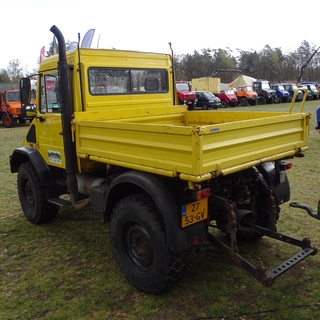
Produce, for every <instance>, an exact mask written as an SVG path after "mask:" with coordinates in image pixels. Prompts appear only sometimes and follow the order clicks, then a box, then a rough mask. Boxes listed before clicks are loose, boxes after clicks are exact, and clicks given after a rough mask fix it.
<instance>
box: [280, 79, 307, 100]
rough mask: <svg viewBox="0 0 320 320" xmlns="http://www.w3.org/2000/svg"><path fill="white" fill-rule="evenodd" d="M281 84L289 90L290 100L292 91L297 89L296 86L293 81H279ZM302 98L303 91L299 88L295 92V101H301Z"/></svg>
mask: <svg viewBox="0 0 320 320" xmlns="http://www.w3.org/2000/svg"><path fill="white" fill-rule="evenodd" d="M281 84H282V85H283V87H284V89H285V90H287V91H288V92H289V95H290V98H289V102H291V101H292V98H293V96H294V93H295V92H296V90H297V89H298V86H297V85H296V84H295V83H290V82H285V83H281ZM302 99H303V92H302V91H301V90H299V91H298V92H297V95H296V100H295V101H297V102H299V101H302Z"/></svg>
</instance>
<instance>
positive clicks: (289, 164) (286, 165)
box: [280, 162, 292, 171]
mask: <svg viewBox="0 0 320 320" xmlns="http://www.w3.org/2000/svg"><path fill="white" fill-rule="evenodd" d="M291 168H292V162H281V164H280V170H282V171H286V170H288V169H291Z"/></svg>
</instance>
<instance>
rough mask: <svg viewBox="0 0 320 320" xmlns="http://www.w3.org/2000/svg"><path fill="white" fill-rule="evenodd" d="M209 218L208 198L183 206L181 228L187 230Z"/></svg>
mask: <svg viewBox="0 0 320 320" xmlns="http://www.w3.org/2000/svg"><path fill="white" fill-rule="evenodd" d="M207 218H208V198H204V199H201V200H199V201H195V202H192V203H189V204H186V205H184V206H182V210H181V227H182V228H185V227H187V226H190V225H192V224H194V223H197V222H199V221H202V220H205V219H207Z"/></svg>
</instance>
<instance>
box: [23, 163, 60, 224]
mask: <svg viewBox="0 0 320 320" xmlns="http://www.w3.org/2000/svg"><path fill="white" fill-rule="evenodd" d="M21 171H22V172H23V171H27V172H29V173H30V174H31V176H32V177H33V179H34V182H35V187H36V190H35V191H36V192H37V196H38V202H39V210H38V212H37V215H36V217H35V218H30V216H28V212H26V211H27V210H28V208H27V206H26V205H24V203H23V198H24V195H23V194H22V192H23V191H22V190H21V189H20V187H19V179H20V175H21ZM17 185H18V194H19V199H20V204H21V207H22V210H23V212H24V214H25V216H26V218H27V219H28V220H29V221H30V222H31V223H33V224H43V223H47V222H49V221H51V220H52V219H54V218H55V217H56V216H57V214H58V210H59V208H58V207H57V206H56V205H54V204H51V203H48V202H47V198H46V195H45V191H44V188H43V187H42V185H41V182H40V177H39V175H38V173H37V171H36V169H35V168H34V166H33V164H32V163H31V162H30V161H29V162H25V163H23V164H22V165H21V166H20V168H19V172H18V176H17Z"/></svg>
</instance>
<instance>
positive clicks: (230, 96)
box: [216, 89, 238, 108]
mask: <svg viewBox="0 0 320 320" xmlns="http://www.w3.org/2000/svg"><path fill="white" fill-rule="evenodd" d="M216 96H217V97H218V98H219V99H220V101H221V107H222V108H226V107H228V106H230V107H235V106H236V105H237V104H238V98H237V96H236V94H235V92H234V91H233V89H228V90H222V91H221V92H220V93H219V94H217V95H216Z"/></svg>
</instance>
